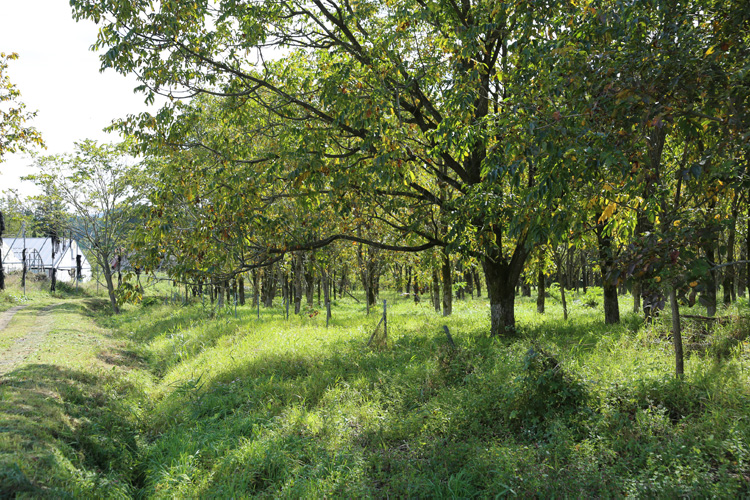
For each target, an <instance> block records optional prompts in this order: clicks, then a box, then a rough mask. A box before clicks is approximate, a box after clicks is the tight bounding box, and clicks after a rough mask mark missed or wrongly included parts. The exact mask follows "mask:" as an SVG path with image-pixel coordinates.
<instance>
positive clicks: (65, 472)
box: [0, 365, 137, 498]
mask: <svg viewBox="0 0 750 500" xmlns="http://www.w3.org/2000/svg"><path fill="white" fill-rule="evenodd" d="M132 391H133V388H132V387H128V386H127V384H125V383H123V382H122V381H115V380H113V379H112V378H111V376H110V375H108V374H104V373H103V374H102V375H95V374H92V373H88V372H83V371H79V370H72V369H68V368H61V367H59V366H54V365H28V366H24V367H23V368H19V369H17V370H15V371H13V372H10V373H9V374H6V375H5V376H4V377H2V378H1V379H0V497H3V498H7V497H15V496H18V495H30V496H33V497H48V498H54V497H58V498H59V497H70V496H73V497H76V496H77V495H84V496H85V495H87V494H93V493H94V492H95V491H96V488H100V487H106V488H110V489H112V488H114V489H112V491H111V492H112V493H113V494H116V493H118V492H119V493H123V494H129V493H130V492H131V490H133V487H132V486H131V484H133V482H134V481H135V482H137V471H136V469H135V468H133V466H134V464H135V460H134V458H135V456H136V455H137V446H136V439H135V436H136V433H135V428H134V423H133V422H132V421H131V420H132V419H130V418H128V416H127V412H125V410H124V406H123V405H122V404H121V403H122V396H120V395H122V394H127V393H128V392H132Z"/></svg>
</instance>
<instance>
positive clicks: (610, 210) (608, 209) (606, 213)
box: [598, 201, 617, 223]
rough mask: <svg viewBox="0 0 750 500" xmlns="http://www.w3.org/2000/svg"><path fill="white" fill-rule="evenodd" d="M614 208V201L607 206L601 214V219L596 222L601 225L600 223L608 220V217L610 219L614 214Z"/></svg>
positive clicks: (615, 204) (615, 205) (615, 206)
mask: <svg viewBox="0 0 750 500" xmlns="http://www.w3.org/2000/svg"><path fill="white" fill-rule="evenodd" d="M616 208H617V203H616V202H614V201H613V202H611V203H610V204H609V205H607V207H606V208H605V209H604V211H603V212H602V215H601V217H599V221H598V222H599V223H602V222H604V221H606V220H607V219H609V218H610V217H612V214H613V213H615V209H616Z"/></svg>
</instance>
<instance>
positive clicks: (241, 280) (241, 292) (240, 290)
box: [237, 274, 245, 306]
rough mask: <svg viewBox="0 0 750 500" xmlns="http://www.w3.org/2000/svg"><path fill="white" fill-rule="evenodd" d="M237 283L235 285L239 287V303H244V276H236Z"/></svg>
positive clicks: (242, 304)
mask: <svg viewBox="0 0 750 500" xmlns="http://www.w3.org/2000/svg"><path fill="white" fill-rule="evenodd" d="M238 281H239V283H238V284H237V287H238V288H239V293H240V305H241V306H244V305H245V277H244V276H242V275H241V274H240V276H239V278H238Z"/></svg>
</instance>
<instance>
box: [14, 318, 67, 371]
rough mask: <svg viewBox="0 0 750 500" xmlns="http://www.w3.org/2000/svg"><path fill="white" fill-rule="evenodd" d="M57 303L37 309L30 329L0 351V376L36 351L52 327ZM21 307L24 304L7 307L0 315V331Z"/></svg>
mask: <svg viewBox="0 0 750 500" xmlns="http://www.w3.org/2000/svg"><path fill="white" fill-rule="evenodd" d="M59 305H60V304H52V305H49V306H46V307H44V308H42V309H41V310H40V311H39V314H37V317H36V321H35V322H34V326H33V327H32V329H31V330H30V331H29V332H28V333H27V334H26V335H24V336H23V337H20V338H18V339H16V340H15V342H13V345H12V346H11V347H10V348H9V349H6V350H5V351H2V352H0V376H1V375H5V374H6V373H8V372H9V371H11V370H13V369H14V368H16V367H17V366H18V365H19V364H21V363H23V361H24V360H25V359H26V358H28V357H29V356H30V355H31V354H33V353H34V351H36V349H37V347H39V345H40V344H41V343H42V342H43V341H44V338H45V337H46V336H47V334H48V333H49V331H50V330H51V329H52V325H53V324H54V319H53V318H52V309H54V308H55V307H57V306H59ZM23 307H26V306H17V307H14V308H12V309H9V310H7V311H6V312H5V313H4V314H3V316H2V317H0V331H2V330H3V329H4V328H5V327H6V325H7V324H8V323H9V322H10V318H12V317H13V315H14V314H15V313H16V312H18V310H19V309H21V308H23ZM11 311H12V314H10V315H9V317H8V318H7V319H6V317H5V316H6V315H8V314H9V313H11Z"/></svg>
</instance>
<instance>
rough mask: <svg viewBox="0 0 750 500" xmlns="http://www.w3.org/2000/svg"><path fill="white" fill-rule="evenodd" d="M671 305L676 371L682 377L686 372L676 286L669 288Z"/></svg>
mask: <svg viewBox="0 0 750 500" xmlns="http://www.w3.org/2000/svg"><path fill="white" fill-rule="evenodd" d="M669 305H670V306H671V308H672V341H673V343H674V360H675V373H676V374H677V376H678V377H682V375H683V374H684V373H685V370H684V358H683V354H682V331H681V328H680V306H679V304H678V303H677V292H676V291H675V289H674V287H672V288H671V289H670V290H669Z"/></svg>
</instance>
